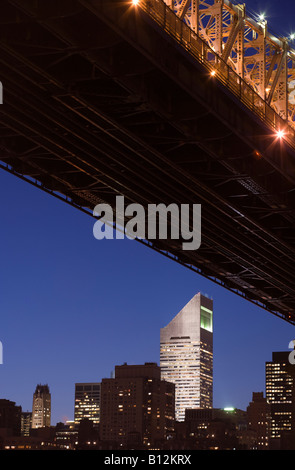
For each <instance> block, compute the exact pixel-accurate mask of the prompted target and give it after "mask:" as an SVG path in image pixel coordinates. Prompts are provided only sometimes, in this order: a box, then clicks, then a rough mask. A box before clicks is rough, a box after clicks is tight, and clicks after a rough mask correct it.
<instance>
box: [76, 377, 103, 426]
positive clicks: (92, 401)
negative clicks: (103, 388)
mask: <svg viewBox="0 0 295 470" xmlns="http://www.w3.org/2000/svg"><path fill="white" fill-rule="evenodd" d="M74 419H75V424H79V423H80V421H81V420H82V419H89V420H90V421H92V422H93V425H94V426H95V427H97V426H98V424H99V421H100V383H76V384H75V413H74Z"/></svg>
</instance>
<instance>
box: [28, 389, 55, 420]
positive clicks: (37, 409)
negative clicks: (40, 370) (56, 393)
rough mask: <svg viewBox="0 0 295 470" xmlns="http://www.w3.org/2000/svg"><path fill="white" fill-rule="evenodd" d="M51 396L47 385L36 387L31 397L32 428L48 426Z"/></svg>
mask: <svg viewBox="0 0 295 470" xmlns="http://www.w3.org/2000/svg"><path fill="white" fill-rule="evenodd" d="M50 421H51V394H50V391H49V387H48V385H40V384H39V385H37V387H36V390H35V393H34V395H33V410H32V428H42V427H45V426H50Z"/></svg>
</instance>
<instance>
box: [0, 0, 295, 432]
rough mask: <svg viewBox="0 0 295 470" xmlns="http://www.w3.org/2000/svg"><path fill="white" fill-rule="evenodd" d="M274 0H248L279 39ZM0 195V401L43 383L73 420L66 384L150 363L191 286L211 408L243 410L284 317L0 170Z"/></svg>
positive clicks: (277, 347) (60, 417)
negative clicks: (96, 232)
mask: <svg viewBox="0 0 295 470" xmlns="http://www.w3.org/2000/svg"><path fill="white" fill-rule="evenodd" d="M284 4H285V5H286V7H287V8H288V7H289V14H288V15H287V17H286V10H285V11H281V10H283V9H280V8H279V6H275V3H274V2H255V1H247V6H249V8H252V9H255V10H256V11H258V7H261V10H263V11H264V10H270V11H269V13H270V15H269V16H270V26H271V27H272V28H273V29H276V19H277V18H279V20H280V21H278V22H277V26H278V28H277V29H278V30H279V32H281V31H286V35H287V34H288V33H289V32H291V28H292V26H293V25H292V24H289V22H291V20H292V17H294V13H295V7H294V5H292V3H291V1H290V2H288V1H285V2H284ZM259 9H260V8H259ZM292 12H293V15H292V14H291V13H292ZM266 13H268V12H267V11H266ZM0 78H1V77H0ZM0 194H1V201H2V204H1V208H0V217H1V242H2V243H1V266H2V269H1V296H0V299H1V300H0V301H1V304H0V309H1V325H0V341H1V342H2V344H3V364H0V398H4V399H8V400H12V401H15V402H16V405H19V406H21V407H22V409H23V411H31V409H32V395H33V391H34V389H35V386H36V384H37V383H48V384H49V386H50V390H51V395H52V424H53V425H54V424H55V423H56V422H58V421H64V420H66V419H69V420H71V419H73V417H74V395H75V383H78V382H100V381H101V379H102V378H108V377H110V376H111V373H112V371H113V370H114V368H115V366H116V365H120V364H123V363H124V362H127V363H128V364H137V363H138V364H143V363H145V362H157V363H158V364H159V352H160V347H159V344H160V335H159V331H160V328H162V327H164V326H165V325H166V324H167V323H168V322H169V321H170V320H171V318H172V317H173V316H174V315H175V314H176V313H177V312H178V311H179V310H180V309H181V308H182V306H183V305H184V304H185V303H186V302H187V301H189V299H190V298H191V297H192V296H193V295H194V294H195V293H196V292H198V291H200V292H202V293H204V294H208V295H209V297H212V298H213V299H214V345H213V348H214V349H213V351H214V353H213V354H214V360H213V385H214V391H213V406H214V407H220V408H223V407H226V406H234V407H237V408H240V409H246V407H247V404H248V403H249V402H250V401H251V397H252V392H260V391H263V392H265V383H264V382H265V377H264V368H265V363H266V362H267V361H269V360H271V355H272V352H273V351H286V350H288V345H289V342H290V341H291V340H293V339H294V338H295V332H294V327H293V326H292V325H290V324H288V323H286V322H284V321H283V320H281V319H279V318H277V317H275V316H273V315H271V314H270V313H269V312H266V311H264V310H262V309H261V308H259V307H257V306H255V305H253V304H251V303H250V302H248V301H246V300H244V299H242V298H240V297H238V296H237V295H235V294H233V293H231V292H229V291H227V290H225V289H224V288H223V287H221V286H218V285H216V284H214V283H213V282H211V281H210V280H207V279H205V278H203V277H201V276H199V275H197V274H195V273H193V272H190V271H189V270H188V269H186V268H184V267H182V266H180V265H178V264H177V263H175V262H173V261H171V260H169V259H167V258H165V257H164V256H161V255H160V254H158V253H155V252H153V251H152V250H151V249H149V248H147V247H145V246H143V245H141V244H140V243H137V242H135V241H132V240H100V241H98V240H95V239H94V237H93V233H92V230H93V224H94V221H93V220H92V219H91V217H89V216H87V215H85V214H83V213H81V212H79V211H78V210H77V209H75V208H73V207H71V206H69V205H67V204H65V203H64V202H61V201H60V200H58V199H55V198H54V197H52V196H50V195H48V194H46V193H44V192H42V191H40V189H37V188H35V187H33V186H30V185H28V184H27V183H25V182H23V181H21V180H20V179H18V178H16V177H14V176H12V175H10V174H8V173H6V172H4V171H2V172H0Z"/></svg>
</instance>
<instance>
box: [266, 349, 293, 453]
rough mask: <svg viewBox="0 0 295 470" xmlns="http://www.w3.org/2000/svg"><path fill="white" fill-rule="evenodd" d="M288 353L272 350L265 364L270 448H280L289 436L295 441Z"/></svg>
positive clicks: (291, 374)
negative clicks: (269, 419)
mask: <svg viewBox="0 0 295 470" xmlns="http://www.w3.org/2000/svg"><path fill="white" fill-rule="evenodd" d="M289 354H290V352H288V351H280V352H273V353H272V361H269V362H266V364H265V389H266V390H265V395H266V399H267V401H268V403H269V404H270V415H271V422H270V446H271V449H279V448H280V449H282V446H284V445H285V442H286V440H287V439H288V437H289V436H290V438H292V439H293V442H295V441H294V435H295V427H294V422H295V413H294V406H295V399H294V392H295V380H294V374H295V371H294V367H295V366H294V365H293V364H292V365H291V364H290V363H289V360H288V356H289Z"/></svg>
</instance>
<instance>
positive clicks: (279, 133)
mask: <svg viewBox="0 0 295 470" xmlns="http://www.w3.org/2000/svg"><path fill="white" fill-rule="evenodd" d="M284 136H285V132H284V131H283V130H282V129H280V130H278V131H277V138H278V139H283V137H284Z"/></svg>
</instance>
